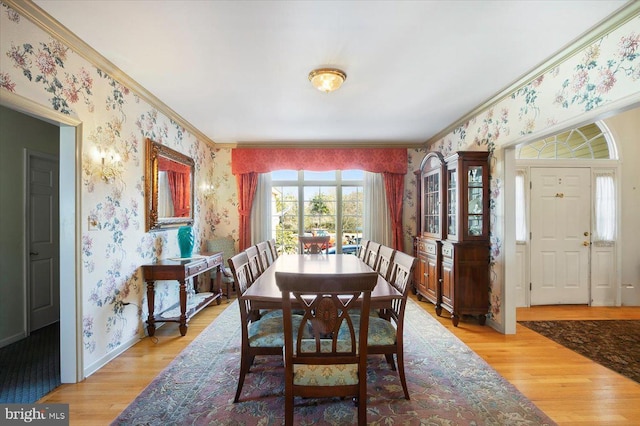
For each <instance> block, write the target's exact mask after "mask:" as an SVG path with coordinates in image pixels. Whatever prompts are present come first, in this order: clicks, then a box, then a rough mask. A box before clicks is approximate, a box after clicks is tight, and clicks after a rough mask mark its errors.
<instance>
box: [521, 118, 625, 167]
mask: <svg viewBox="0 0 640 426" xmlns="http://www.w3.org/2000/svg"><path fill="white" fill-rule="evenodd" d="M600 126H602V128H604V129H605V130H604V131H603V130H601V128H600ZM516 158H517V159H519V160H544V159H546V160H557V159H560V158H573V159H593V160H595V159H608V158H612V159H615V158H617V151H616V149H615V144H614V143H613V142H612V138H611V137H610V136H609V132H608V130H606V126H605V125H604V124H599V123H591V124H587V125H585V126H582V127H578V128H575V129H571V130H569V131H567V132H563V133H560V134H558V135H554V136H549V137H548V138H545V139H542V140H538V141H535V142H532V143H529V144H527V145H523V146H520V147H519V148H517V149H516Z"/></svg>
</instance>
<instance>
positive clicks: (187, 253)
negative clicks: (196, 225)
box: [178, 226, 194, 257]
mask: <svg viewBox="0 0 640 426" xmlns="http://www.w3.org/2000/svg"><path fill="white" fill-rule="evenodd" d="M193 240H194V238H193V230H192V229H191V227H190V226H181V227H180V228H179V229H178V245H179V246H180V257H191V255H192V254H193Z"/></svg>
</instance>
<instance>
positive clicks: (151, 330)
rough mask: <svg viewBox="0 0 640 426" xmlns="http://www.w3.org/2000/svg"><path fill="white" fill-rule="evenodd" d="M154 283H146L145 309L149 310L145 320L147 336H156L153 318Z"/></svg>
mask: <svg viewBox="0 0 640 426" xmlns="http://www.w3.org/2000/svg"><path fill="white" fill-rule="evenodd" d="M155 296H156V291H155V281H147V307H148V308H149V317H148V319H147V333H148V334H149V336H153V335H154V334H156V319H155V318H154V316H153V311H154V307H155Z"/></svg>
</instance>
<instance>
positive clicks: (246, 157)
mask: <svg viewBox="0 0 640 426" xmlns="http://www.w3.org/2000/svg"><path fill="white" fill-rule="evenodd" d="M274 170H312V171H316V172H321V171H328V170H365V171H368V172H373V173H384V174H385V190H386V193H387V200H388V203H389V209H390V210H391V217H392V223H393V225H392V226H393V240H392V241H393V245H394V247H395V248H396V249H398V250H402V246H403V242H402V195H403V190H404V175H405V174H406V173H407V150H406V149H405V148H327V149H324V148H276V149H272V148H234V149H233V150H232V151H231V172H232V173H233V174H234V175H236V180H237V182H238V196H239V198H240V203H239V205H238V212H239V213H240V250H244V249H245V248H246V247H249V246H250V245H251V222H250V216H251V207H252V205H253V198H254V195H255V191H256V187H257V182H258V175H257V174H258V173H268V172H272V171H274ZM387 175H389V176H391V177H390V178H387ZM388 180H389V181H390V182H391V183H390V185H391V186H390V187H387V181H388Z"/></svg>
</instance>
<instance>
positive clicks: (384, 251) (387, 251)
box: [376, 246, 396, 281]
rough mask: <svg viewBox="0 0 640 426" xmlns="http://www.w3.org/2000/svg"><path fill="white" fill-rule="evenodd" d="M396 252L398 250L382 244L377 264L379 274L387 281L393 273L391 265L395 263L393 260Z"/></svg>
mask: <svg viewBox="0 0 640 426" xmlns="http://www.w3.org/2000/svg"><path fill="white" fill-rule="evenodd" d="M395 254H396V251H395V250H394V249H392V248H391V247H387V246H380V250H379V251H378V264H377V265H376V271H378V274H380V276H381V277H382V278H384V279H385V280H387V281H388V280H389V275H390V274H391V266H392V265H393V263H392V262H393V257H394V256H395Z"/></svg>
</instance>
